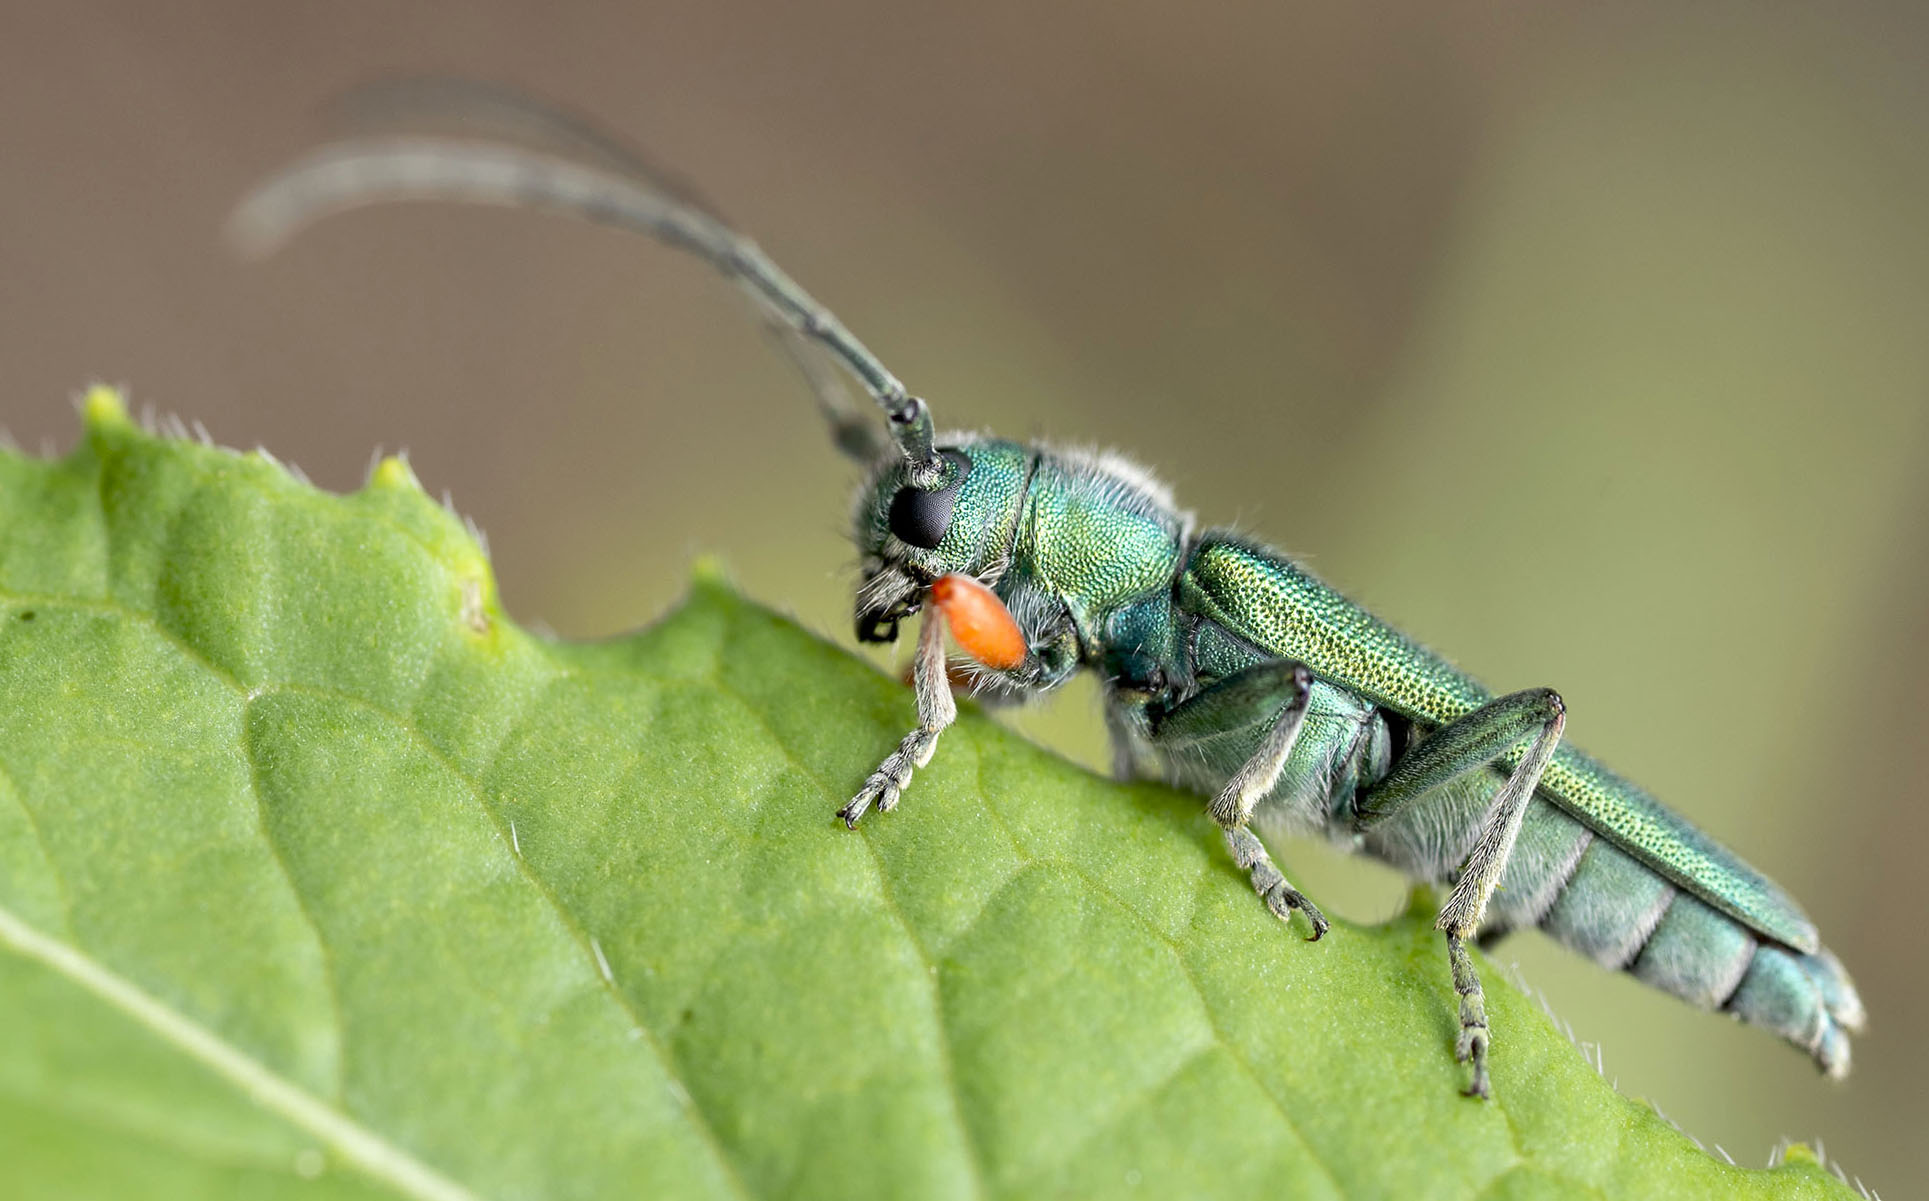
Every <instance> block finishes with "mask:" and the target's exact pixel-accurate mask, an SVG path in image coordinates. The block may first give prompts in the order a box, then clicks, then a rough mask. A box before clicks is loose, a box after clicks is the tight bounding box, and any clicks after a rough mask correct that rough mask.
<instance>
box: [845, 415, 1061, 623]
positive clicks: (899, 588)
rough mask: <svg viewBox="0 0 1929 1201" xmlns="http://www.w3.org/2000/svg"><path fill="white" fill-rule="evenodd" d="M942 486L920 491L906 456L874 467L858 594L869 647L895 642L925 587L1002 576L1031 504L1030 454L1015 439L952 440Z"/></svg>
mask: <svg viewBox="0 0 1929 1201" xmlns="http://www.w3.org/2000/svg"><path fill="white" fill-rule="evenodd" d="M940 454H941V455H942V457H943V459H944V464H945V473H944V477H943V478H942V479H941V480H940V481H939V484H938V486H937V487H936V488H934V489H930V490H925V489H920V488H917V487H915V486H914V485H912V484H911V482H910V480H909V478H908V476H909V467H908V465H907V464H906V462H905V460H904V458H903V456H901V455H898V454H895V453H894V454H891V455H888V456H886V457H884V458H882V459H881V460H880V461H879V462H878V464H877V465H876V466H875V467H873V468H872V471H871V475H870V478H869V479H868V480H866V481H865V483H864V486H863V488H861V489H860V490H859V491H858V495H857V507H856V513H855V515H854V517H855V520H854V522H853V526H854V528H853V530H852V535H853V538H854V540H855V541H856V543H857V549H858V554H859V555H860V561H861V563H862V565H863V579H862V581H861V582H860V583H859V585H858V590H857V608H856V619H857V637H858V640H859V641H860V642H892V641H895V640H896V638H897V628H898V623H899V622H900V621H902V620H903V619H904V618H906V617H908V616H910V614H912V613H913V612H915V611H916V610H917V609H918V607H919V605H920V604H922V603H923V599H924V594H925V591H926V589H928V588H929V587H930V586H931V583H932V581H934V580H936V579H937V578H938V577H939V576H942V575H947V574H950V573H952V572H958V573H962V574H964V575H969V576H976V577H979V578H981V579H982V578H985V577H987V576H990V577H994V578H995V577H996V576H997V575H998V574H1000V573H1001V571H1002V567H1003V563H1004V561H1005V560H1006V558H1007V557H1008V556H1009V554H1010V550H1011V544H1012V536H1013V533H1014V532H1015V530H1016V528H1017V522H1018V511H1019V508H1020V506H1021V505H1022V504H1023V502H1024V496H1025V489H1026V484H1027V480H1028V475H1029V466H1030V455H1029V454H1027V453H1026V451H1025V449H1024V448H1023V447H1021V446H1018V445H1016V444H1014V443H1010V442H1002V441H998V440H995V439H989V438H976V437H970V436H966V437H960V438H953V439H950V440H949V441H948V442H947V444H946V445H944V446H943V447H941V448H940Z"/></svg>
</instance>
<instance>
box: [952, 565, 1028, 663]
mask: <svg viewBox="0 0 1929 1201" xmlns="http://www.w3.org/2000/svg"><path fill="white" fill-rule="evenodd" d="M931 604H932V605H933V606H934V607H936V609H937V610H938V612H940V613H942V614H944V620H945V624H947V625H949V626H950V627H951V637H952V638H954V639H956V640H957V643H958V646H959V648H960V649H962V650H963V651H964V653H965V654H967V655H970V656H971V657H972V658H973V659H976V660H977V661H978V662H980V663H982V664H984V665H985V666H986V667H989V668H992V669H994V670H996V671H1011V670H1012V669H1014V668H1016V667H1018V666H1019V665H1020V664H1022V663H1023V662H1024V661H1025V651H1026V649H1027V648H1026V646H1025V634H1024V631H1022V630H1020V629H1019V628H1018V623H1017V622H1015V621H1013V620H1012V618H1011V610H1009V609H1007V608H1005V602H1003V601H1001V600H999V599H998V594H997V593H995V592H993V591H992V590H991V589H989V588H987V587H985V586H984V585H983V584H980V583H979V582H978V581H977V580H974V579H972V578H971V577H970V576H968V575H957V574H955V573H954V574H952V575H944V576H939V577H938V579H937V581H936V582H935V583H933V584H932V585H931Z"/></svg>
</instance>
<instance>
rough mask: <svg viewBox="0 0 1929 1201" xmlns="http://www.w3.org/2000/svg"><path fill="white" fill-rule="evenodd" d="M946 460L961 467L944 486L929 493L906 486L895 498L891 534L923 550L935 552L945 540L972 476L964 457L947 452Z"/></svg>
mask: <svg viewBox="0 0 1929 1201" xmlns="http://www.w3.org/2000/svg"><path fill="white" fill-rule="evenodd" d="M944 457H945V458H947V459H949V460H951V462H952V463H954V464H956V465H957V470H956V471H955V472H953V473H952V476H951V480H950V482H949V483H947V484H945V486H944V487H942V488H939V489H937V490H936V491H933V492H925V491H923V490H922V489H918V488H913V487H911V486H909V485H906V486H905V487H902V488H899V489H898V492H897V495H896V496H893V497H892V498H891V532H892V533H893V534H896V535H897V536H898V538H899V540H900V541H902V542H904V543H905V544H906V545H909V546H915V547H918V548H919V549H920V550H932V549H934V548H935V547H936V546H937V545H938V543H940V542H943V541H944V533H945V531H946V530H948V529H950V528H951V510H952V509H954V508H956V507H957V504H958V487H959V485H961V484H963V483H964V478H965V476H967V475H970V474H971V460H970V459H967V458H966V457H965V456H964V455H962V454H960V453H958V452H957V451H955V450H947V451H945V452H944Z"/></svg>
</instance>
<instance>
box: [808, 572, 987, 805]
mask: <svg viewBox="0 0 1929 1201" xmlns="http://www.w3.org/2000/svg"><path fill="white" fill-rule="evenodd" d="M912 672H913V676H912V678H913V683H914V684H915V686H916V688H917V695H918V728H917V729H915V730H913V731H911V732H910V733H909V734H906V735H905V736H904V740H903V741H902V742H899V743H898V749H897V750H895V751H892V752H891V753H890V754H889V755H886V756H885V757H884V762H883V763H880V764H879V765H878V769H877V770H876V771H874V772H872V773H871V776H870V778H869V779H868V780H865V781H864V787H862V788H860V789H858V790H857V795H856V796H854V797H852V798H851V802H850V804H848V805H846V806H844V807H843V808H842V809H839V810H838V811H837V816H839V817H841V818H843V819H844V825H845V826H847V827H849V828H851V829H855V828H856V827H857V819H858V818H860V817H863V816H864V813H865V811H866V810H868V809H869V808H870V807H871V806H872V805H873V804H876V805H877V808H878V812H880V813H889V812H890V811H891V810H893V809H895V808H897V803H898V798H899V797H900V796H901V795H903V793H904V786H905V785H907V784H909V783H910V782H911V773H912V772H914V771H916V770H917V769H918V768H920V767H923V766H924V765H925V764H927V763H929V762H931V753H932V752H933V751H935V750H937V749H938V735H939V734H940V733H942V732H943V731H944V728H945V727H946V726H948V725H950V724H951V723H952V722H954V721H956V720H957V719H958V703H957V702H956V701H955V700H953V699H952V697H951V679H950V677H949V676H948V675H947V674H946V672H945V666H944V617H943V615H942V614H940V613H939V612H938V611H937V610H936V609H934V608H931V607H928V606H927V607H926V609H925V610H924V613H923V614H922V615H921V616H920V617H919V618H918V651H917V658H916V660H915V661H914V665H913V668H912Z"/></svg>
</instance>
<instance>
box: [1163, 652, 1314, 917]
mask: <svg viewBox="0 0 1929 1201" xmlns="http://www.w3.org/2000/svg"><path fill="white" fill-rule="evenodd" d="M1312 686H1313V675H1312V673H1311V672H1309V671H1307V670H1306V668H1305V667H1303V666H1301V665H1300V664H1298V663H1291V662H1287V661H1285V660H1272V661H1269V662H1265V663H1258V664H1255V665H1253V666H1252V667H1248V668H1246V669H1245V670H1243V671H1239V672H1236V673H1234V674H1233V675H1230V676H1227V677H1226V678H1225V679H1223V680H1221V681H1219V682H1218V683H1216V684H1214V685H1212V686H1211V687H1209V688H1207V689H1205V690H1204V691H1202V692H1200V693H1199V694H1198V695H1196V696H1193V697H1191V698H1190V699H1188V700H1185V701H1183V702H1181V703H1180V704H1178V705H1175V706H1174V707H1173V708H1172V709H1171V710H1170V711H1169V712H1167V713H1165V714H1163V715H1162V716H1161V717H1159V718H1158V719H1157V720H1156V721H1154V722H1153V723H1152V728H1151V735H1152V738H1153V740H1154V741H1155V742H1158V743H1160V744H1162V746H1163V747H1164V749H1165V750H1166V751H1168V752H1169V753H1174V754H1184V753H1186V748H1187V746H1188V744H1197V743H1199V742H1202V741H1204V740H1206V739H1215V738H1221V737H1224V736H1227V735H1229V734H1232V733H1235V732H1237V731H1238V730H1241V729H1250V728H1251V727H1252V726H1254V725H1256V724H1259V723H1261V722H1264V723H1265V724H1266V732H1265V735H1264V737H1262V738H1261V739H1260V742H1259V747H1258V749H1256V750H1255V751H1253V753H1252V755H1251V757H1250V758H1248V759H1247V760H1246V761H1245V762H1244V763H1243V764H1241V765H1240V767H1239V769H1238V770H1237V771H1235V772H1234V773H1233V774H1232V778H1231V779H1229V780H1227V781H1226V782H1225V784H1224V785H1223V786H1221V787H1220V789H1219V791H1218V793H1217V794H1216V795H1214V797H1213V798H1212V802H1211V804H1210V805H1209V806H1208V808H1209V809H1210V811H1211V813H1212V820H1213V821H1215V822H1218V823H1219V828H1220V829H1221V830H1223V831H1225V835H1226V849H1227V850H1229V851H1231V852H1232V861H1233V862H1234V863H1236V864H1238V865H1239V868H1240V870H1241V871H1244V872H1246V873H1248V874H1249V876H1250V877H1251V879H1252V884H1253V890H1254V891H1255V892H1257V893H1258V894H1259V895H1260V897H1261V898H1262V899H1264V900H1265V902H1266V907H1267V908H1268V909H1271V910H1272V911H1273V913H1274V914H1275V915H1276V916H1277V917H1278V918H1279V919H1280V920H1281V921H1290V920H1291V919H1292V915H1293V911H1294V910H1295V909H1297V910H1299V911H1300V912H1302V913H1304V914H1305V915H1306V920H1307V921H1308V922H1310V923H1311V924H1312V927H1313V933H1312V934H1311V935H1310V936H1309V939H1318V938H1319V937H1320V936H1321V935H1323V934H1325V933H1326V931H1327V930H1328V929H1329V928H1330V927H1329V926H1328V924H1327V921H1326V917H1325V916H1324V915H1323V914H1321V913H1320V911H1319V907H1318V906H1316V905H1314V904H1313V903H1312V902H1311V901H1309V900H1307V899H1306V897H1305V895H1304V894H1303V893H1301V892H1300V891H1299V890H1298V889H1296V888H1294V887H1293V886H1292V884H1291V883H1290V882H1289V881H1288V880H1287V879H1286V877H1285V875H1284V874H1283V873H1281V872H1280V870H1279V868H1278V866H1276V865H1275V864H1274V863H1273V857H1272V856H1271V855H1269V854H1267V853H1266V846H1265V844H1264V843H1262V842H1260V841H1259V837H1258V835H1256V834H1254V833H1253V832H1252V830H1251V829H1249V828H1248V823H1249V822H1250V821H1251V820H1252V815H1253V809H1254V807H1255V806H1257V805H1258V804H1259V802H1260V800H1261V799H1262V798H1263V797H1265V795H1266V794H1267V793H1269V792H1271V791H1272V790H1273V785H1275V784H1277V783H1278V782H1279V773H1280V772H1281V771H1283V770H1284V769H1285V767H1286V760H1287V759H1288V758H1289V757H1291V755H1292V753H1293V747H1294V745H1295V744H1296V743H1298V741H1299V733H1300V730H1301V728H1302V727H1304V725H1305V724H1306V706H1307V701H1308V699H1309V697H1310V696H1311V695H1312Z"/></svg>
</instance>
